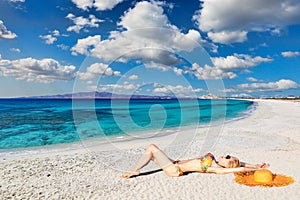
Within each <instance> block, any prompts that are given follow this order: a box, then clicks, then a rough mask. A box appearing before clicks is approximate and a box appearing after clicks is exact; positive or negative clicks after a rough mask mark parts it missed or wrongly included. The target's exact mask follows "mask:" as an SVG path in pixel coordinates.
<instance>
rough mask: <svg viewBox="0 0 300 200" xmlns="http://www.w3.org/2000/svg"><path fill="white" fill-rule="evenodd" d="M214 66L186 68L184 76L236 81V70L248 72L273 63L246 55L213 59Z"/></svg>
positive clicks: (196, 65) (266, 59) (193, 65)
mask: <svg viewBox="0 0 300 200" xmlns="http://www.w3.org/2000/svg"><path fill="white" fill-rule="evenodd" d="M211 60H212V63H213V66H209V65H204V66H203V67H201V66H199V65H198V64H197V63H194V64H192V67H191V68H185V69H184V72H183V73H184V74H191V75H194V76H196V77H197V79H199V80H214V79H234V78H236V77H237V75H236V74H235V73H234V71H236V70H247V69H248V68H251V67H255V66H257V65H259V64H261V63H264V62H271V61H272V59H271V58H263V57H260V56H256V57H251V56H249V55H246V54H234V55H232V56H227V57H212V58H211Z"/></svg>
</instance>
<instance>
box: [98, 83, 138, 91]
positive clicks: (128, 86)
mask: <svg viewBox="0 0 300 200" xmlns="http://www.w3.org/2000/svg"><path fill="white" fill-rule="evenodd" d="M97 90H98V91H101V92H105V91H107V92H113V93H115V94H116V93H118V94H124V93H126V92H130V93H131V92H132V91H135V92H136V91H139V90H140V85H139V84H133V83H129V82H124V83H122V84H106V85H100V86H99V87H97Z"/></svg>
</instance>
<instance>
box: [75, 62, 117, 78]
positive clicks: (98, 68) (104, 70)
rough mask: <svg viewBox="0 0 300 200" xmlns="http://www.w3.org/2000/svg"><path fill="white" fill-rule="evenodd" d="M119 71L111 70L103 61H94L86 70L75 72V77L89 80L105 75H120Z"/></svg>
mask: <svg viewBox="0 0 300 200" xmlns="http://www.w3.org/2000/svg"><path fill="white" fill-rule="evenodd" d="M120 75H121V73H120V72H119V71H113V69H112V68H110V67H109V66H108V65H107V64H103V63H94V64H92V65H90V66H89V67H88V68H87V70H86V72H77V77H79V78H80V79H81V80H91V79H94V78H96V77H99V78H100V77H105V76H120Z"/></svg>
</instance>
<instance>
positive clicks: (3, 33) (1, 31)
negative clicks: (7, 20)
mask: <svg viewBox="0 0 300 200" xmlns="http://www.w3.org/2000/svg"><path fill="white" fill-rule="evenodd" d="M16 37H17V35H16V34H15V33H13V32H11V31H9V30H7V28H6V27H5V26H4V23H3V21H2V20H0V39H1V38H3V39H14V38H16Z"/></svg>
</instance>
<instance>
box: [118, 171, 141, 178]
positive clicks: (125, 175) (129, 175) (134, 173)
mask: <svg viewBox="0 0 300 200" xmlns="http://www.w3.org/2000/svg"><path fill="white" fill-rule="evenodd" d="M139 174H140V171H132V172H127V173H125V174H123V175H122V176H120V177H121V178H130V177H132V176H137V175H139Z"/></svg>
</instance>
